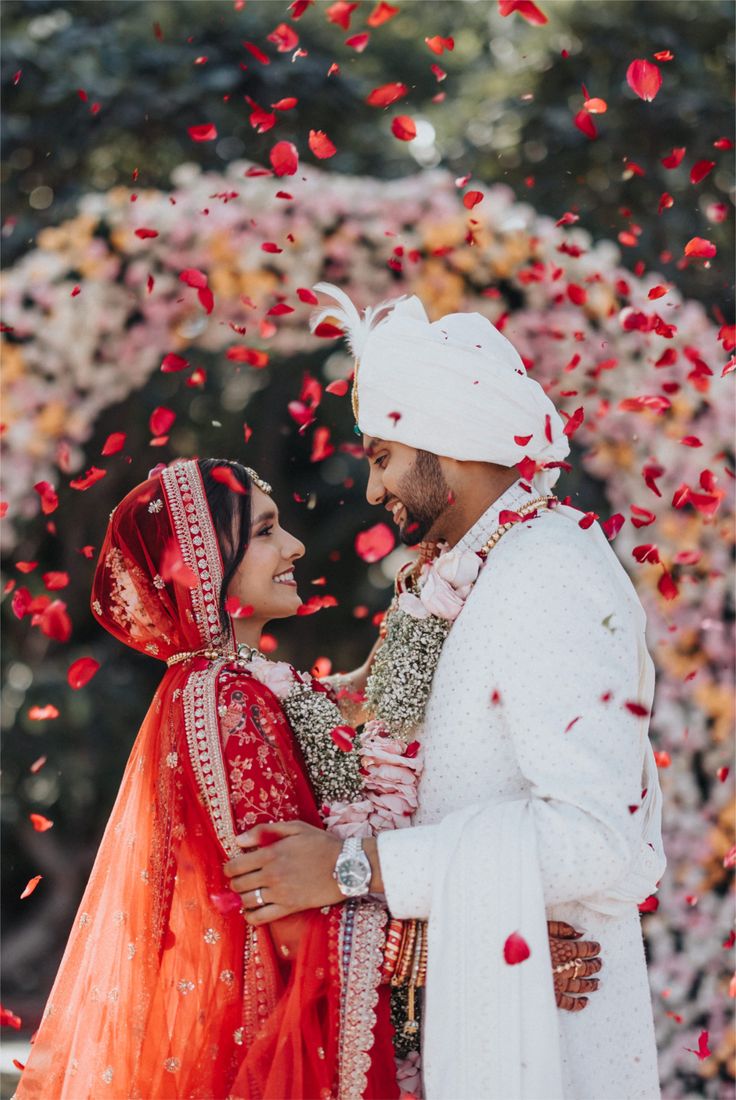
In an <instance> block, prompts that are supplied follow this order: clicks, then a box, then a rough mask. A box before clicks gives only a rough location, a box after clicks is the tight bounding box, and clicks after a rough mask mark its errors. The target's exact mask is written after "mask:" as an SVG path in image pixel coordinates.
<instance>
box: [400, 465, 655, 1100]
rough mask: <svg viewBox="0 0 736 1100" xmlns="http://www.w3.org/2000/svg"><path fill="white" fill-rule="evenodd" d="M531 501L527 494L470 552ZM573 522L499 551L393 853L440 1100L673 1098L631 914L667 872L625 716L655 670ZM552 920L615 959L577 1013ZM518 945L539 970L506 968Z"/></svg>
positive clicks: (535, 527) (435, 715)
mask: <svg viewBox="0 0 736 1100" xmlns="http://www.w3.org/2000/svg"><path fill="white" fill-rule="evenodd" d="M528 500H529V496H528V494H527V493H525V492H524V491H523V490H522V489H521V488H520V486H519V484H518V483H517V484H516V485H515V486H513V487H512V488H511V489H509V490H508V491H507V492H506V493H505V494H504V495H503V496H502V497H500V498H499V499H498V500H497V501H496V502H495V503H494V504H493V505H492V506H491V508H489V509H488V511H487V512H486V513H485V514H484V515H483V516H482V517H481V519H480V520H479V521H478V522H477V523H476V524H475V526H474V527H473V528H472V529H471V530H470V531H469V532H468V533H467V534H466V536H465V537H464V539H463V540H462V542H461V546H463V547H465V548H468V549H474V550H477V549H479V548H480V547H481V546H482V545H483V543H484V542H485V541H486V539H487V538H488V537H489V536H490V535H491V534H492V533H493V531H495V530H496V528H497V527H498V526H499V522H498V516H499V513H500V511H501V510H502V509H504V508H508V509H514V508H515V507H517V508H518V507H520V506H521V504H523V503H525V502H526V501H528ZM565 513H566V514H565ZM576 518H580V514H579V513H575V512H572V511H571V510H568V509H564V510H560V511H559V512H558V511H550V512H543V513H541V514H540V515H539V517H538V518H536V519H534V520H533V521H531V522H527V523H523V524H522V523H520V524H518V526H516V527H514V528H513V529H512V530H511V531H509V532H508V534H506V535H505V536H504V537H503V538H502V539H501V541H500V542H499V544H498V545H497V546H496V547H495V548H494V549H493V550H492V551H491V553H490V555H489V557H488V560H487V562H486V565H485V566H484V568H483V570H482V571H481V574H480V577H479V579H478V581H477V583H476V585H475V587H474V589H473V591H472V593H471V595H470V597H469V598H468V601H467V603H466V605H465V607H464V608H463V610H462V612H461V614H460V616H459V618H458V619H457V621H456V622H455V624H454V626H453V628H452V630H451V632H450V635H449V638H448V640H447V642H446V643H445V646H444V649H443V652H442V656H441V658H440V661H439V664H438V667H437V671H436V674H435V677H434V682H433V685H432V692H431V696H430V699H429V704H428V708H427V713H426V720H425V725H424V729H423V731H422V733H421V737H420V739H421V741H422V744H423V746H424V753H425V767H424V774H423V776H422V780H421V785H420V790H419V809H418V812H417V814H416V815H415V818H414V821H413V824H414V826H415V827H413V828H407V829H402V830H398V831H396V832H387V833H383V834H381V835H380V838H379V853H380V860H381V868H382V873H383V880H384V884H385V889H386V897H387V900H388V905H389V908H390V910H391V912H392V914H393V915H394V916H396V917H404V918H409V917H416V918H425V919H428V920H429V926H430V933H429V936H430V939H429V971H428V982H427V994H426V1007H425V1026H424V1049H423V1075H424V1087H425V1094H426V1096H427V1100H480V1098H483V1100H490V1098H493V1100H554V1098H557V1097H564V1098H566V1100H573V1098H574V1100H651V1098H653V1097H657V1096H658V1095H659V1087H658V1081H657V1066H656V1050H655V1045H654V1030H653V1024H652V1013H651V1004H650V995H649V987H648V982H647V973H646V966H645V960H644V952H643V945H642V937H641V931H640V924H639V912H638V909H637V901H641V900H643V898H644V897H645V896H646V895H647V894H648V893H651V892H652V890H653V889H654V884H655V882H656V881H657V879H658V877H659V875H660V874H661V872H662V870H663V866H664V864H663V860H662V857H661V847H660V841H659V788H658V783H657V779H656V768H654V767H653V763H652V759H651V748H650V747H649V743H648V739H647V728H648V718H647V717H642V716H637V715H636V714H634V713H632V712H631V710H630V709H628V708H627V707H626V706H625V704H626V703H639V704H641V705H642V706H643V707H644V708H645V709H646V711H647V712H648V711H649V709H650V707H651V702H652V694H653V670H652V664H651V661H650V659H649V656H648V654H647V651H646V648H645V642H644V614H643V611H642V609H641V606H640V604H639V602H638V600H637V598H636V596H635V593H634V590H633V588H632V586H631V584H630V582H629V580H628V578H627V577H626V574H625V572H624V571H623V569H622V567H621V566H620V564H619V563H618V561H617V560H616V558H615V555H614V554H613V552H612V551H611V549H610V547H608V545H607V544H606V543H605V539H604V538H603V536H602V535H601V532H600V530H596V529H595V528H591V529H589V530H588V531H584V530H582V529H581V528H580V527H579V526H578V524H577V522H576ZM643 785H648V786H649V788H650V791H649V795H648V797H647V799H646V802H643V800H642V787H643ZM645 819H646V820H645ZM645 826H646V827H645ZM548 918H549V919H559V920H564V921H568V922H569V923H570V924H572V925H575V927H576V928H578V929H580V930H582V931H584V932H585V935H586V938H587V939H595V940H598V941H599V942H600V944H601V956H602V960H603V970H602V971H601V974H600V988H599V990H598V991H597V992H596V993H594V994H592V995H591V996H590V999H589V1003H588V1007H587V1008H586V1009H585V1010H584V1011H582V1012H581V1013H579V1014H572V1013H568V1012H563V1011H560V1010H558V1009H557V1008H556V1006H555V1004H554V993H553V988H552V974H551V964H550V958H549V950H548V946H547V934H546V924H545V921H546V919H548ZM513 932H518V933H520V934H521V935H522V936H523V937H524V939H525V940H526V942H527V943H528V944H529V946H530V948H531V956H530V957H529V958H528V959H527V960H526V961H524V962H522V963H520V964H518V965H513V966H512V965H508V964H507V963H506V962H505V961H504V957H503V946H504V943H505V941H506V939H507V937H508V936H509V935H510V934H511V933H513Z"/></svg>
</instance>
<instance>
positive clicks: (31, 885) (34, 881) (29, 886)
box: [20, 875, 43, 901]
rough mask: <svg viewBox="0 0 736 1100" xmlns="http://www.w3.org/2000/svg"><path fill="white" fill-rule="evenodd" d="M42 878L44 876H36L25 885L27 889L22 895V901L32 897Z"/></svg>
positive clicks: (24, 889)
mask: <svg viewBox="0 0 736 1100" xmlns="http://www.w3.org/2000/svg"><path fill="white" fill-rule="evenodd" d="M42 878H43V875H34V876H33V878H30V879H29V880H28V882H27V883H26V884H25V887H24V888H23V893H22V894H21V895H20V897H21V901H22V900H23V898H28V897H30V896H31V894H32V893H33V891H34V890H35V889H36V887H37V886H38V884H39V882H40V881H41V879H42Z"/></svg>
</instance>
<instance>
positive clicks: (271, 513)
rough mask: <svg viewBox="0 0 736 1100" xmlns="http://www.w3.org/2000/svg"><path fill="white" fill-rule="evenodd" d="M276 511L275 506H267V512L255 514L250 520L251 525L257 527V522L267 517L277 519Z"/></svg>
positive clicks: (261, 521)
mask: <svg viewBox="0 0 736 1100" xmlns="http://www.w3.org/2000/svg"><path fill="white" fill-rule="evenodd" d="M277 518H278V512H277V511H276V510H275V508H269V509H268V511H267V512H261V514H260V516H256V518H255V519H254V520H252V522H251V527H257V526H258V524H259V523H263V522H264V520H267V519H277Z"/></svg>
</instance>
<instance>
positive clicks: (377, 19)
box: [366, 0, 399, 28]
mask: <svg viewBox="0 0 736 1100" xmlns="http://www.w3.org/2000/svg"><path fill="white" fill-rule="evenodd" d="M398 14H399V9H398V8H395V7H393V5H391V4H387V3H386V0H379V2H378V3H377V4H376V6H375V8H374V9H373V11H372V12H371V14H370V15H369V16H368V18H367V20H366V23H367V24H368V26H369V27H373V28H375V27H382V26H383V24H384V23H388V21H389V19H393V17H394V16H395V15H398Z"/></svg>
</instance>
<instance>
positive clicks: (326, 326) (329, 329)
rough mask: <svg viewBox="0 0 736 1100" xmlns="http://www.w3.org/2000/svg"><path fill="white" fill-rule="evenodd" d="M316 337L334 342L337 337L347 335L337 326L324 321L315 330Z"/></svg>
mask: <svg viewBox="0 0 736 1100" xmlns="http://www.w3.org/2000/svg"><path fill="white" fill-rule="evenodd" d="M314 335H315V336H319V337H321V338H322V339H323V340H334V339H336V337H338V336H344V335H345V334H344V332H343V330H342V329H341V328H338V327H337V325H333V324H331V323H330V322H329V321H322V322H320V324H318V325H317V327H316V329H315V330H314Z"/></svg>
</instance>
